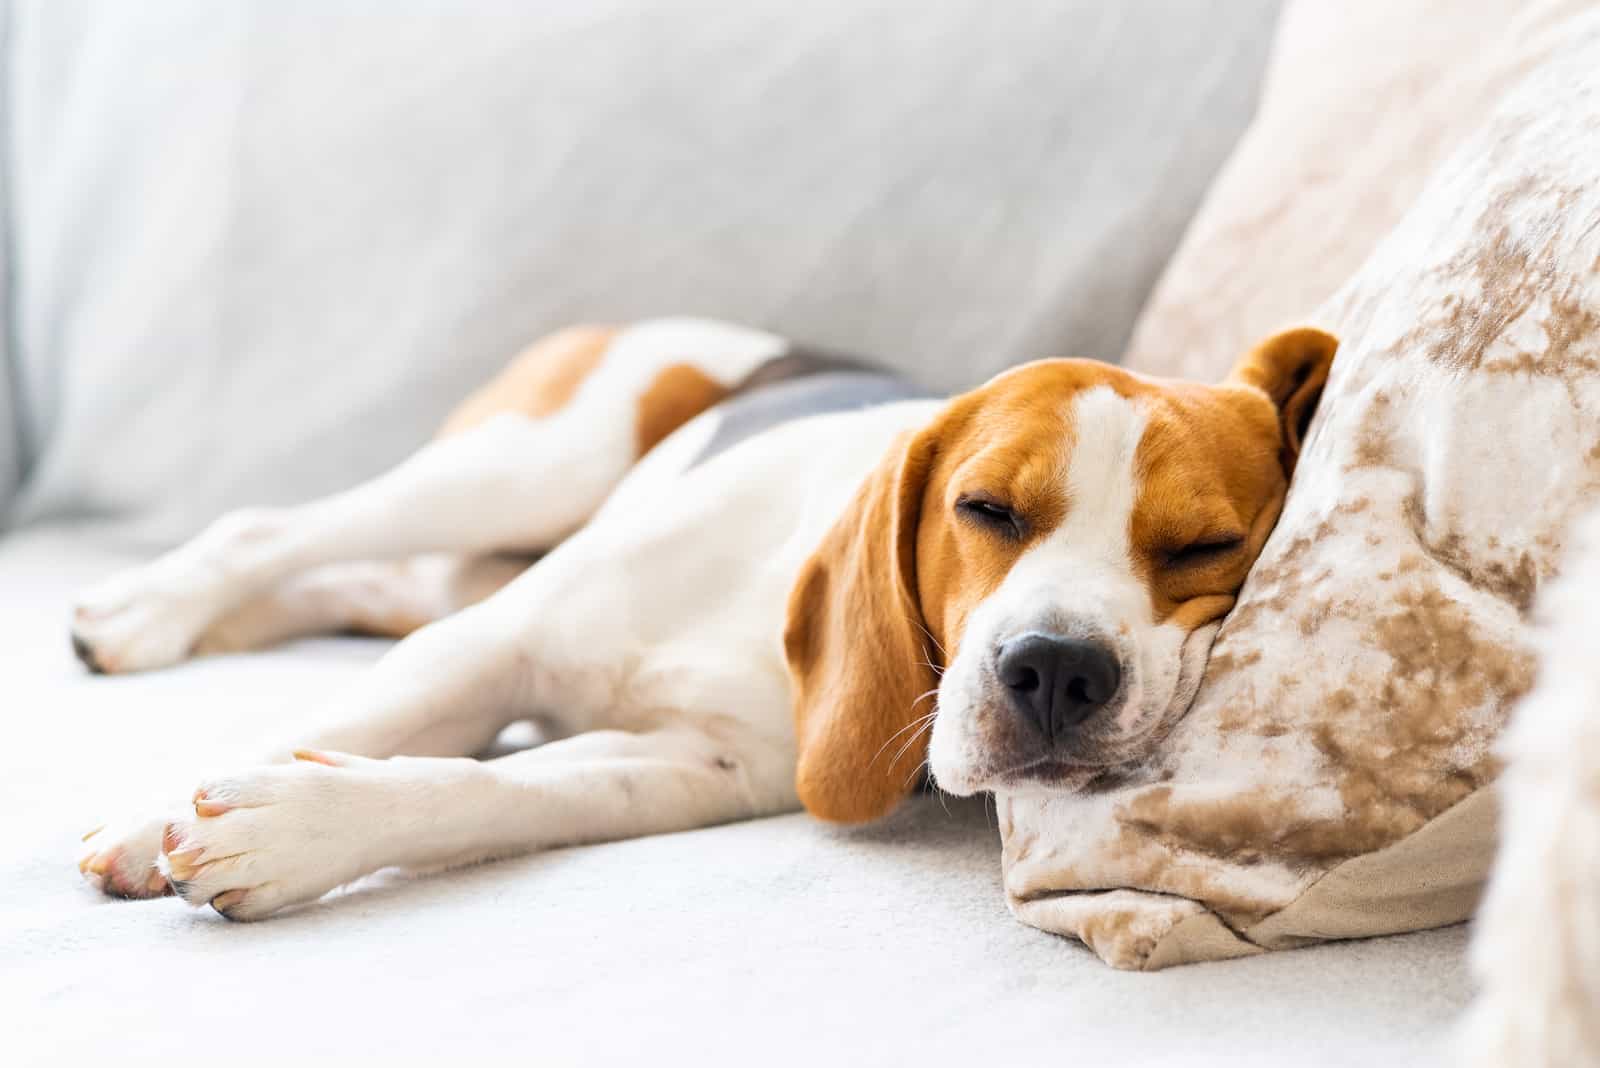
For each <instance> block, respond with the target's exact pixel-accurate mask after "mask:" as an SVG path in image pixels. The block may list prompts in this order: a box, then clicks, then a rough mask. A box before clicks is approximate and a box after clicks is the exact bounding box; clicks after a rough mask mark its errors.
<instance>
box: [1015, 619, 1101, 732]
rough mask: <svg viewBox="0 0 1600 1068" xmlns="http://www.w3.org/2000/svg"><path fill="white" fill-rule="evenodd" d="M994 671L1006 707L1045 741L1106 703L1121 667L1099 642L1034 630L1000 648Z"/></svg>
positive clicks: (1087, 716)
mask: <svg viewBox="0 0 1600 1068" xmlns="http://www.w3.org/2000/svg"><path fill="white" fill-rule="evenodd" d="M995 668H996V671H997V673H998V674H999V676H1000V682H1001V683H1002V684H1003V685H1004V686H1005V688H1006V691H1007V692H1008V693H1009V694H1010V696H1011V703H1012V706H1013V707H1015V708H1016V710H1017V712H1018V713H1019V714H1021V715H1022V716H1023V717H1024V718H1026V719H1028V720H1029V721H1030V722H1032V723H1033V725H1034V726H1035V727H1037V728H1038V729H1039V732H1040V733H1041V734H1043V735H1044V736H1045V737H1046V738H1054V737H1055V736H1056V735H1058V734H1060V733H1061V732H1062V731H1064V730H1067V729H1068V728H1070V727H1075V726H1077V725H1078V724H1080V723H1082V722H1083V721H1084V720H1086V719H1088V718H1089V717H1090V716H1092V715H1094V714H1095V713H1096V712H1098V711H1099V710H1100V709H1102V708H1104V707H1105V706H1106V705H1107V704H1109V703H1110V701H1111V699H1112V698H1113V697H1115V696H1116V693H1117V687H1118V686H1120V685H1121V683H1122V669H1121V668H1120V667H1119V666H1118V664H1117V658H1116V656H1115V654H1113V653H1112V651H1111V650H1110V649H1108V648H1107V647H1106V646H1104V645H1102V644H1100V643H1099V642H1093V641H1085V640H1083V639H1081V638H1063V637H1060V636H1059V635H1054V634H1040V633H1037V632H1034V633H1029V634H1024V635H1021V636H1020V637H1017V638H1013V639H1011V640H1010V641H1008V642H1006V643H1005V644H1004V645H1002V646H1001V647H1000V651H999V655H998V656H997V658H996V664H995Z"/></svg>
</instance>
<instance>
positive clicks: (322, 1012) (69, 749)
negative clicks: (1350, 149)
mask: <svg viewBox="0 0 1600 1068" xmlns="http://www.w3.org/2000/svg"><path fill="white" fill-rule="evenodd" d="M128 562H129V558H128V557H126V556H119V555H117V554H115V553H113V552H110V551H108V550H106V549H105V548H103V547H101V546H100V545H98V544H97V543H96V542H94V541H92V540H86V539H85V538H84V537H83V536H81V535H78V536H73V535H70V534H67V533H56V532H50V531H39V532H34V533H30V534H27V535H13V536H12V537H11V538H10V539H9V540H7V541H0V590H4V591H5V598H4V599H3V600H0V649H3V650H4V651H5V652H4V657H3V659H0V663H3V665H4V682H3V686H0V713H3V717H4V722H5V725H6V736H5V744H4V745H0V842H3V843H4V845H3V847H0V1005H3V1006H5V1015H6V1018H7V1020H10V1021H16V1025H15V1026H13V1027H11V1028H10V1029H9V1030H8V1031H7V1034H6V1036H5V1039H4V1043H3V1045H4V1049H5V1060H6V1063H8V1064H18V1065H21V1064H28V1065H36V1064H39V1065H42V1064H54V1063H59V1064H93V1063H112V1062H115V1063H118V1064H124V1063H135V1064H138V1063H146V1062H153V1061H156V1060H159V1061H161V1062H162V1063H164V1064H170V1063H171V1062H172V1060H173V1058H174V1056H175V1055H182V1056H190V1057H192V1056H199V1055H204V1056H207V1057H211V1058H212V1059H225V1060H227V1061H228V1062H230V1063H247V1064H255V1063H266V1062H273V1063H288V1062H293V1063H297V1064H298V1063H329V1062H333V1061H338V1060H341V1059H343V1062H344V1063H368V1062H371V1061H376V1060H379V1059H384V1058H389V1059H395V1058H398V1063H405V1064H411V1063H418V1062H421V1061H423V1060H429V1059H434V1060H441V1061H442V1063H449V1064H479V1063H482V1064H498V1063H507V1062H512V1063H524V1064H526V1063H537V1064H578V1063H582V1064H637V1063H640V1059H641V1058H642V1057H645V1056H648V1057H649V1058H650V1060H651V1062H652V1063H661V1064H678V1063H703V1064H719V1063H746V1062H749V1063H761V1064H773V1065H786V1064H796V1065H800V1064H806V1065H816V1064H822V1063H827V1064H836V1063H844V1064H916V1063H925V1064H926V1063H952V1064H959V1063H968V1064H978V1063H997V1064H1003V1063H1017V1064H1020V1063H1032V1062H1034V1061H1037V1060H1039V1059H1040V1057H1041V1055H1043V1056H1044V1058H1045V1060H1047V1061H1052V1060H1062V1059H1070V1060H1071V1061H1072V1062H1074V1063H1083V1064H1108V1065H1109V1064H1116V1065H1129V1066H1133V1065H1173V1066H1177V1065H1181V1066H1182V1068H1210V1066H1219V1068H1223V1066H1225V1068H1252V1066H1263V1068H1265V1066H1271V1068H1281V1066H1282V1065H1286V1064H1293V1065H1296V1066H1303V1068H1317V1066H1322V1065H1370V1064H1407V1065H1412V1064H1426V1063H1429V1061H1430V1060H1431V1059H1433V1058H1435V1057H1437V1059H1438V1063H1441V1064H1443V1063H1448V1060H1447V1058H1445V1057H1444V1055H1443V1054H1444V1051H1445V1050H1446V1049H1447V1047H1446V1045H1445V1030H1446V1028H1447V1027H1448V1026H1449V1024H1450V1022H1451V1020H1452V1019H1453V1017H1454V1015H1455V1014H1456V1012H1457V1011H1458V1009H1459V1008H1460V1007H1461V1006H1462V1005H1463V1004H1464V1003H1465V1001H1466V999H1467V994H1468V984H1467V979H1466V969H1465V966H1464V964H1463V960H1462V957H1463V950H1464V942H1465V938H1464V935H1463V932H1462V931H1461V930H1460V929H1459V928H1458V929H1455V930H1450V931H1443V932H1432V933H1428V934H1425V935H1418V936H1412V937H1407V938H1399V939H1384V940H1379V941H1373V942H1365V943H1359V944H1348V945H1343V946H1337V947H1331V948H1327V949H1320V950H1307V951H1305V952H1303V953H1290V954H1283V955H1281V956H1279V957H1276V958H1273V959H1257V960H1252V961H1242V962H1234V963H1228V964H1222V965H1206V966H1201V967H1195V968H1185V969H1180V970H1178V971H1177V972H1173V973H1171V974H1168V975H1161V976H1145V975H1129V974H1121V973H1117V972H1113V971H1111V970H1110V969H1108V968H1106V967H1105V965H1103V964H1101V963H1100V961H1099V960H1097V959H1096V958H1095V957H1094V956H1093V955H1092V954H1090V953H1089V952H1088V951H1087V950H1085V949H1083V948H1082V947H1081V946H1079V945H1077V944H1076V943H1073V942H1070V941H1067V940H1065V939H1062V938H1058V937H1056V936H1054V935H1050V934H1046V933H1044V932H1042V931H1038V930H1035V929H1033V928H1031V927H1027V926H1025V925H1023V924H1021V923H1019V922H1017V921H1016V920H1015V919H1014V918H1013V917H1012V916H1011V915H1010V914H1009V913H1008V912H1007V911H1006V903H1005V895H1004V892H1003V891H1002V888H1001V884H1000V847H999V842H998V836H997V833H996V831H995V829H994V825H993V813H992V811H991V810H990V809H989V808H988V807H987V806H985V805H984V804H983V803H981V802H979V803H962V804H958V803H956V802H954V801H952V802H949V805H948V810H947V809H946V806H944V805H941V804H940V802H939V801H937V800H935V799H933V798H923V799H920V800H918V801H916V802H914V803H911V804H909V805H907V806H906V808H904V809H903V810H902V811H901V812H900V813H898V814H897V815H895V816H894V817H893V818H891V819H890V820H889V821H888V822H886V823H884V824H882V825H880V826H876V827H869V828H865V829H860V830H853V831H852V830H840V829H836V828H831V827H827V826H824V825H822V824H819V823H817V822H815V821H813V820H811V819H809V818H807V817H805V816H802V815H794V816H785V817H780V818H777V819H769V820H761V821H755V822H750V823H743V824H735V825H731V826H727V827H721V828H713V829H709V830H703V831H696V832H692V833H688V834H674V835H665V836H661V837H657V838H649V839H643V840H639V841H633V842H623V843H617V844H614V845H602V846H593V847H588V848H582V849H567V850H561V851H558V852H553V853H548V854H545V855H543V856H535V857H529V858H525V859H522V860H512V861H504V862H501V863H498V864H492V865H487V866H484V867H481V868H476V869H472V870H468V871H462V872H455V873H450V874H446V875H440V876H434V877H429V878H423V879H416V880H408V879H405V878H402V877H400V876H398V875H394V874H392V873H390V874H380V875H378V876H374V877H372V878H369V879H367V880H364V881H363V882H361V883H359V884H357V887H356V888H355V889H354V890H351V891H347V892H344V893H342V894H340V895H337V896H334V897H332V898H330V899H327V900H325V901H323V902H321V903H319V904H317V905H315V906H312V907H310V908H307V909H303V910H300V911H298V912H293V913H289V914H286V915H284V916H281V917H278V918H275V919H272V920H268V921H266V922H263V923H260V924H254V925H237V924H230V923H228V922H227V921H225V920H223V919H222V918H221V917H220V916H217V915H216V914H215V913H213V912H211V911H209V910H205V911H199V910H195V909H191V908H190V907H188V906H187V905H184V904H182V903H180V902H178V901H177V900H175V899H172V898H166V899H162V900H158V901H150V902H124V901H110V900H106V899H104V898H101V897H99V896H98V895H97V894H95V893H94V892H93V891H91V890H90V889H89V888H88V887H87V886H85V885H83V884H82V883H81V882H80V881H79V878H78V873H77V871H76V870H74V867H73V858H74V857H75V856H76V853H77V849H78V836H79V834H81V833H82V832H84V831H86V830H88V829H90V828H92V827H94V826H95V825H96V824H98V823H101V822H104V821H105V820H107V819H110V818H113V817H115V816H118V815H120V814H122V813H124V812H127V811H130V806H134V805H137V804H139V803H140V801H141V799H143V798H145V797H146V796H148V795H149V794H150V793H151V792H152V790H156V791H157V792H159V793H162V794H167V793H171V792H173V791H174V790H179V791H182V790H185V789H187V787H188V784H190V783H191V782H193V781H194V779H195V778H196V777H198V776H203V775H205V774H207V773H208V772H209V771H221V770H225V766H226V764H227V760H226V759H223V760H221V761H220V762H219V760H218V759H217V758H215V757H213V756H210V755H209V754H215V753H217V752H233V753H240V752H247V751H250V750H251V749H252V748H253V747H255V746H257V745H259V744H260V743H261V741H262V739H265V738H268V737H272V738H276V737H277V736H278V734H279V732H280V731H281V728H282V723H283V719H284V717H285V716H287V715H290V714H303V713H304V712H306V711H307V710H314V709H315V708H316V707H317V706H318V705H319V704H320V703H322V702H323V701H325V700H327V699H328V698H329V695H330V694H336V693H337V692H338V689H339V687H341V686H343V685H345V684H348V683H349V682H350V681H351V680H352V678H354V677H355V676H356V675H357V674H358V673H359V672H360V671H362V670H363V669H364V668H365V667H366V665H367V664H368V663H370V662H371V660H372V659H373V658H374V657H375V656H376V655H377V654H378V653H379V652H380V651H381V649H382V648H383V644H382V643H379V642H372V641H357V640H352V639H343V640H338V639H334V640H325V641H317V642H309V643H302V644H299V645H295V646H291V647H289V648H286V649H282V650H279V651H276V652H271V653H264V654H257V655H252V656H244V657H230V658H220V659H214V660H209V661H199V662H196V663H193V664H191V665H188V666H185V667H182V668H179V669H176V670H173V671H168V672H160V673H156V674H151V675H143V676H128V677H121V678H106V677H92V676H89V675H87V674H85V673H84V672H83V670H82V669H81V668H80V667H79V666H78V664H77V663H76V662H75V661H74V660H73V659H72V655H71V652H70V650H69V648H68V643H67V640H66V628H65V619H64V616H65V605H66V603H67V600H68V598H69V596H70V594H71V593H72V592H73V591H74V590H75V589H77V588H78V587H80V586H82V585H83V584H84V583H85V582H88V581H91V580H93V579H96V578H98V577H100V576H101V575H102V574H104V573H105V572H107V571H108V570H110V569H112V568H114V567H117V566H119V565H122V564H126V563H128Z"/></svg>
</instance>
